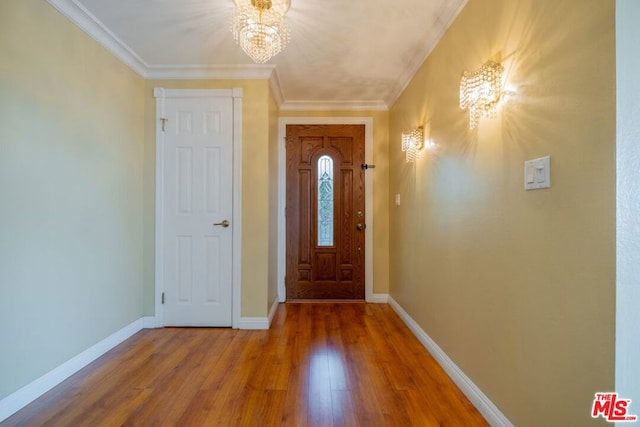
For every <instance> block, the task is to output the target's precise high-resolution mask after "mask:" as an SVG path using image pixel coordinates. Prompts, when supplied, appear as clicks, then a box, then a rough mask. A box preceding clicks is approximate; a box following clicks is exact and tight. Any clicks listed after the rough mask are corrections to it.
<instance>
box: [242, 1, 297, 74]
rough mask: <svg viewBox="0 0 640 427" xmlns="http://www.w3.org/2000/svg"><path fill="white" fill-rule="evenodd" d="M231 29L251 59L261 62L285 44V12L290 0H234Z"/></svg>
mask: <svg viewBox="0 0 640 427" xmlns="http://www.w3.org/2000/svg"><path fill="white" fill-rule="evenodd" d="M234 2H235V3H236V9H235V10H234V12H233V15H231V32H232V33H233V38H234V39H235V41H236V43H238V44H239V45H240V47H241V48H242V50H244V51H245V53H246V54H247V55H249V57H251V59H253V61H254V62H256V63H258V64H263V63H265V62H267V61H268V60H269V59H271V57H273V56H275V55H277V54H278V53H279V52H280V51H282V49H284V48H285V46H286V45H287V43H288V42H289V38H290V31H289V27H288V26H287V23H286V21H285V17H284V15H285V14H286V13H287V11H288V10H289V7H290V6H291V2H290V0H234Z"/></svg>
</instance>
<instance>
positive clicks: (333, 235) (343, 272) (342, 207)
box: [286, 125, 365, 299]
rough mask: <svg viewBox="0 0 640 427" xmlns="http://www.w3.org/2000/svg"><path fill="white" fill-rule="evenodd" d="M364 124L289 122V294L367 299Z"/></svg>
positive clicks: (313, 297) (310, 296)
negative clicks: (365, 276)
mask: <svg viewBox="0 0 640 427" xmlns="http://www.w3.org/2000/svg"><path fill="white" fill-rule="evenodd" d="M363 163H364V126H363V125H288V126H287V211H286V228H287V231H286V233H287V246H286V249H287V255H286V256H287V262H286V264H287V273H286V288H287V298H288V299H364V231H362V230H358V228H357V224H358V223H361V224H364V212H365V211H364V171H363V170H362V168H361V164H363Z"/></svg>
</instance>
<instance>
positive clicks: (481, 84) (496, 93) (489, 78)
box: [460, 61, 504, 129]
mask: <svg viewBox="0 0 640 427" xmlns="http://www.w3.org/2000/svg"><path fill="white" fill-rule="evenodd" d="M503 71H504V68H503V67H502V65H500V64H498V63H496V62H493V61H488V62H486V63H485V64H484V65H483V66H482V67H481V68H480V69H478V70H475V71H465V72H464V73H462V78H461V79H460V108H462V109H463V110H464V109H466V108H468V109H469V129H473V128H475V127H476V126H477V125H478V122H479V121H480V118H483V117H487V118H495V116H496V108H497V106H498V102H499V101H500V95H501V94H502V73H503Z"/></svg>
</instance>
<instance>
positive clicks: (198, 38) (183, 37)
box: [48, 0, 466, 110]
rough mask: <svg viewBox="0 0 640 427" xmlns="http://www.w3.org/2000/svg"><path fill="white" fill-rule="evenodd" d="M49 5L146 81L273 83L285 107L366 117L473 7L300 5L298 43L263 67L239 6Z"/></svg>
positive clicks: (139, 0) (342, 1)
mask: <svg viewBox="0 0 640 427" xmlns="http://www.w3.org/2000/svg"><path fill="white" fill-rule="evenodd" d="M48 1H49V3H51V4H52V5H53V6H54V7H56V8H57V9H58V10H60V11H61V12H62V13H63V14H65V15H66V16H67V17H69V18H70V19H71V20H72V21H74V22H75V23H76V24H77V25H78V26H80V27H81V28H82V29H84V30H85V31H86V32H88V33H89V34H90V35H91V36H93V37H94V38H95V39H96V40H98V42H100V43H101V44H102V45H103V46H105V47H106V48H107V49H108V50H110V51H111V52H113V53H114V54H116V55H117V56H118V57H119V58H121V59H122V60H123V61H124V62H125V63H127V64H128V65H129V66H130V67H131V68H132V69H134V71H136V72H138V73H139V74H141V75H143V76H144V77H146V78H270V79H271V81H272V87H274V88H275V92H276V98H278V101H279V103H280V104H281V108H283V107H284V109H326V108H329V109H337V108H343V109H361V110H362V109H387V108H388V107H390V106H391V104H392V103H393V102H394V101H395V100H396V99H397V97H398V96H399V95H400V93H401V92H402V90H403V89H404V87H405V85H406V84H407V83H408V81H409V80H410V78H411V77H412V76H413V74H414V73H415V71H416V70H417V69H418V67H419V66H420V65H421V64H422V62H423V61H424V59H425V58H426V56H427V55H428V54H429V52H430V51H431V49H432V48H433V47H434V46H435V44H436V43H437V42H438V40H439V39H440V37H441V36H442V34H443V33H444V31H445V30H446V29H447V28H448V26H449V24H450V23H451V22H452V21H453V19H454V18H455V16H457V14H458V12H459V11H460V9H461V8H462V7H463V6H464V4H465V3H466V0H394V1H388V0H292V2H291V9H290V10H289V12H288V13H287V20H288V24H289V27H290V28H291V41H290V43H289V45H288V46H287V47H286V48H285V50H284V51H283V52H281V53H280V54H278V55H277V56H275V57H274V58H272V59H271V60H270V61H269V62H268V63H267V64H266V65H256V64H253V63H252V61H251V59H250V58H249V57H248V56H247V55H246V54H245V53H244V52H243V51H242V50H241V49H240V47H239V46H238V45H236V43H235V42H234V40H233V37H232V35H231V33H230V31H229V17H230V15H231V13H232V11H233V8H234V2H233V0H110V1H105V0H48ZM274 70H275V71H274ZM314 107H317V108H314Z"/></svg>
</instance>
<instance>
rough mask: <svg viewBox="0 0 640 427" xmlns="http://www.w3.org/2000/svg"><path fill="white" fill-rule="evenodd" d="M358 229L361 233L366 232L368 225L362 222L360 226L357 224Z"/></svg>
mask: <svg viewBox="0 0 640 427" xmlns="http://www.w3.org/2000/svg"><path fill="white" fill-rule="evenodd" d="M356 228H357V229H358V230H360V231H362V230H364V229H365V228H367V224H363V223H361V222H359V223H358V224H356Z"/></svg>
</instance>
